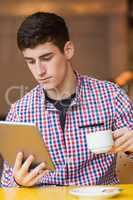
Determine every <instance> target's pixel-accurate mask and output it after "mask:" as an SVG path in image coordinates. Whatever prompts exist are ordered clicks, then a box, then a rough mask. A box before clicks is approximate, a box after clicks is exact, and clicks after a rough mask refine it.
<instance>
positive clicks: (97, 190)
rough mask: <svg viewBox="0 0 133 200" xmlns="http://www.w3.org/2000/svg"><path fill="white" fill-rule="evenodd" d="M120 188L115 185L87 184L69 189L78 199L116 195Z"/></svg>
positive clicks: (103, 197)
mask: <svg viewBox="0 0 133 200" xmlns="http://www.w3.org/2000/svg"><path fill="white" fill-rule="evenodd" d="M120 191H121V189H120V188H117V187H110V186H108V187H103V186H88V187H81V188H76V189H72V190H70V194H72V195H75V196H77V197H79V198H80V199H83V200H85V199H88V198H93V199H105V198H109V197H113V196H116V195H118V194H119V193H120Z"/></svg>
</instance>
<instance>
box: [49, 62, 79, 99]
mask: <svg viewBox="0 0 133 200" xmlns="http://www.w3.org/2000/svg"><path fill="white" fill-rule="evenodd" d="M76 83H77V81H76V75H75V73H74V71H73V69H72V67H71V66H68V70H67V74H66V76H65V79H64V80H63V83H62V84H61V86H60V88H55V89H53V90H48V91H47V95H48V96H49V97H50V98H51V99H55V100H63V99H66V98H68V97H70V96H71V95H72V94H74V93H75V90H76Z"/></svg>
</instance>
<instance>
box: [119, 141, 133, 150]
mask: <svg viewBox="0 0 133 200" xmlns="http://www.w3.org/2000/svg"><path fill="white" fill-rule="evenodd" d="M131 149H133V144H132V143H131V142H130V141H127V142H126V143H124V144H123V145H121V146H119V147H117V148H116V152H120V151H122V152H126V151H130V150H131Z"/></svg>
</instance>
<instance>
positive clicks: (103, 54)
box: [0, 0, 128, 115]
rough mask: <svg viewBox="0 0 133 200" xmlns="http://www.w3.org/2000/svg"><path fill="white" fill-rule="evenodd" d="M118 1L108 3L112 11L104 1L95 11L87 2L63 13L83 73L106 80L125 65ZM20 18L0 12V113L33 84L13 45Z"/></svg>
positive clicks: (122, 14)
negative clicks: (79, 10) (76, 10)
mask: <svg viewBox="0 0 133 200" xmlns="http://www.w3.org/2000/svg"><path fill="white" fill-rule="evenodd" d="M94 2H96V0H95V1H94ZM97 2H99V1H97ZM101 2H104V1H101ZM112 2H113V1H112ZM114 2H118V1H114ZM99 5H100V4H99ZM102 5H104V4H102ZM114 5H115V4H113V6H114ZM119 5H120V6H119V7H118V3H116V8H115V6H114V7H112V8H113V9H114V11H112V10H111V7H109V6H110V5H106V6H105V11H104V9H103V8H104V7H103V8H102V7H101V8H102V12H101V13H100V7H99V11H98V12H97V10H96V8H97V7H94V6H92V5H90V6H92V9H91V10H88V11H86V12H85V13H84V14H83V13H82V14H75V15H74V14H73V13H72V15H71V14H68V15H67V14H66V13H65V14H64V16H65V18H66V20H67V23H68V25H69V27H70V32H71V36H72V40H73V41H74V43H75V46H76V52H75V56H74V59H73V62H74V63H75V65H74V66H76V68H77V69H78V70H79V71H80V72H82V73H83V74H88V75H92V76H95V77H97V78H100V79H106V80H110V79H114V78H115V77H116V76H117V75H119V74H120V73H121V72H122V71H123V70H125V69H127V68H128V46H127V21H126V8H125V7H124V10H123V7H122V6H123V5H124V6H125V1H121V4H119ZM89 8H90V7H88V9H89ZM93 8H94V11H93ZM84 9H85V8H84ZM119 9H120V10H119ZM87 12H88V13H87ZM89 12H91V13H89ZM23 18H24V17H23V16H21V15H15V16H13V15H10V16H7V15H1V16H0V24H1V27H2V28H1V29H0V44H1V45H0V55H1V59H0V66H1V73H0V80H1V84H0V97H1V101H0V102H1V103H0V115H5V114H6V113H7V111H8V109H9V102H8V101H9V100H10V102H14V101H15V100H16V99H18V98H20V97H21V96H23V95H24V93H25V92H27V91H28V90H29V89H30V88H32V87H33V86H34V85H35V84H36V83H35V81H34V79H33V77H32V75H31V74H30V72H29V71H28V69H27V67H26V65H25V63H24V61H23V58H22V55H21V54H20V52H19V51H18V49H17V46H16V31H17V28H18V26H19V24H20V23H21V21H22V20H23ZM20 88H21V93H20ZM7 96H8V97H9V98H8V99H7Z"/></svg>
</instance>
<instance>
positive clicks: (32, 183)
mask: <svg viewBox="0 0 133 200" xmlns="http://www.w3.org/2000/svg"><path fill="white" fill-rule="evenodd" d="M48 173H49V170H43V172H42V173H40V174H39V175H37V176H36V177H35V178H33V179H32V180H31V181H30V183H29V184H30V186H33V185H35V184H36V183H37V182H38V181H39V180H40V179H41V178H42V177H43V176H46V175H47V174H48Z"/></svg>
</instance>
